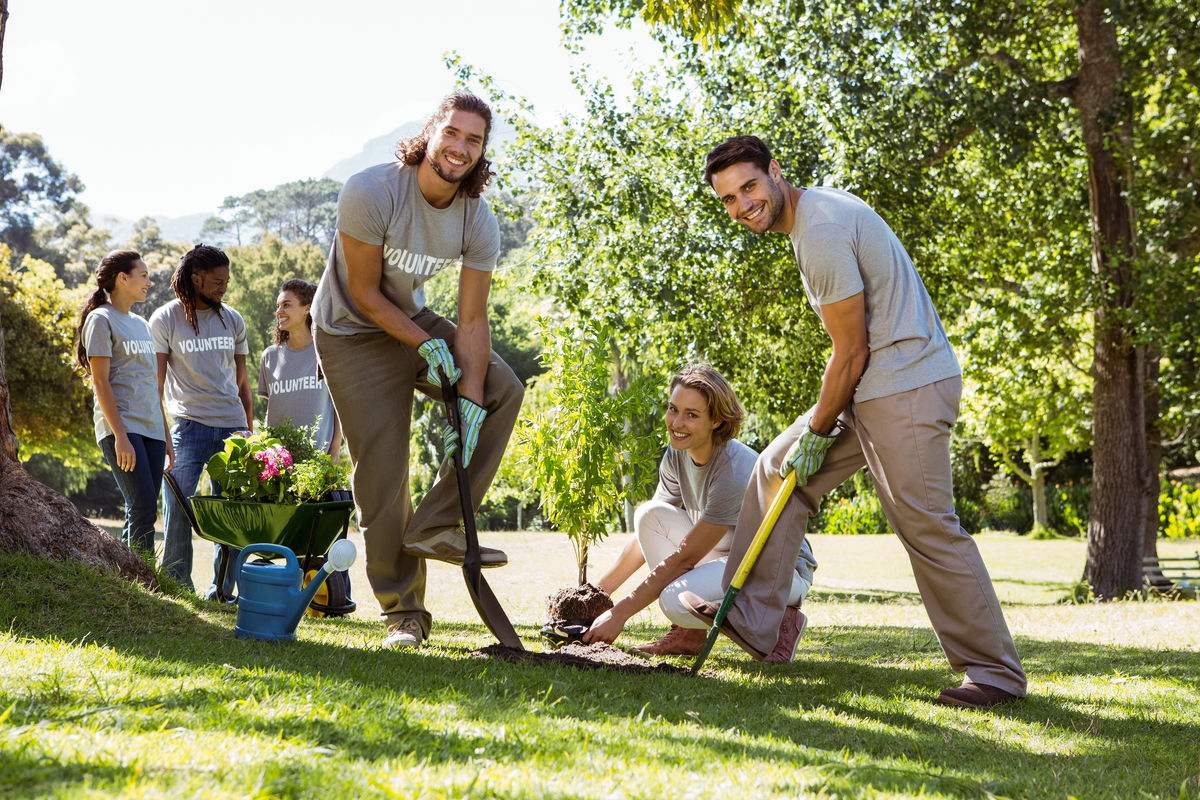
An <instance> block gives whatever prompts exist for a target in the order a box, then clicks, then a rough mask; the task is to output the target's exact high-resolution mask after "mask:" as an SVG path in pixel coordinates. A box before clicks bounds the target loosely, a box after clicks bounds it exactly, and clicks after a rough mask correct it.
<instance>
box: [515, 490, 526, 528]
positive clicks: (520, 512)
mask: <svg viewBox="0 0 1200 800" xmlns="http://www.w3.org/2000/svg"><path fill="white" fill-rule="evenodd" d="M517 530H519V531H523V530H525V504H524V503H522V502H521V499H520V498H517Z"/></svg>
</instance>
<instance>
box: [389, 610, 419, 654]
mask: <svg viewBox="0 0 1200 800" xmlns="http://www.w3.org/2000/svg"><path fill="white" fill-rule="evenodd" d="M423 641H425V634H424V633H423V632H422V631H421V623H419V622H417V621H416V620H415V619H413V618H412V617H409V618H408V619H402V620H400V621H399V622H393V623H392V624H391V625H388V632H387V636H385V637H383V645H382V646H383V649H384V650H399V649H401V648H405V647H420V646H421V642H423Z"/></svg>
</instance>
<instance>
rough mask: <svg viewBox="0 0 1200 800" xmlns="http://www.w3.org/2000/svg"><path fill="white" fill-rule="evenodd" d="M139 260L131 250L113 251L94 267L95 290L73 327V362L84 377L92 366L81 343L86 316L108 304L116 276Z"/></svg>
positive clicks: (137, 255)
mask: <svg viewBox="0 0 1200 800" xmlns="http://www.w3.org/2000/svg"><path fill="white" fill-rule="evenodd" d="M141 260H142V257H141V255H139V254H138V253H135V252H134V251H133V250H113V251H112V252H111V253H109V254H108V255H106V256H105V257H104V258H103V259H101V261H100V264H99V266H97V267H96V272H95V274H94V276H93V277H94V278H95V280H96V288H95V289H93V290H92V293H91V294H90V295H88V299H87V302H85V303H84V304H83V308H81V309H80V310H79V324H78V325H76V326H75V360H76V361H78V362H79V366H81V367H83V373H84V374H85V375H91V374H92V364H91V362H89V361H88V355H87V345H86V344H84V342H83V326H84V323H86V322H87V318H88V314H91V313H92V312H93V311H95V310H96V309H97V308H99V307H100V306H103V305H107V304H108V295H109V293H110V292H112V290H113V289H114V288H116V285H117V276H118V275H121V274H128V273H129V271H130V270H132V269H133V266H134V264H136V263H137V262H139V261H141Z"/></svg>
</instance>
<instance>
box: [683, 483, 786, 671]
mask: <svg viewBox="0 0 1200 800" xmlns="http://www.w3.org/2000/svg"><path fill="white" fill-rule="evenodd" d="M795 490H796V471H795V470H792V471H791V472H789V473H788V476H787V477H786V478H784V479H783V484H782V485H780V487H779V491H777V492H776V493H775V498H774V499H773V500H772V501H771V505H770V507H769V508H767V515H766V516H765V517H763V520H762V522H761V523H759V525H758V531H757V532H756V533H755V534H754V538H753V539H752V540H750V548H749V549H748V550H746V554H745V555H744V556H742V563H741V564H739V565H738V570H737V572H735V573H734V574H733V580H731V581H730V582H729V589H728V590H726V592H725V599H724V600H722V601H721V607H720V608H718V609H717V616H715V617H714V618H713V623H712V627H711V628H709V631H708V638H707V639H706V640H705V642H704V647H702V648H701V649H700V653H699V655H697V656H696V662H695V663H694V664H692V674H693V675H696V674H699V672H700V667H702V666H704V659H706V658H708V653H709V651H710V650H712V648H713V645H714V644H716V642H717V637H718V636H720V635H721V625H723V624H724V623H725V617H726V616H727V615H728V614H729V609H731V608H733V599H734V598H735V597H737V596H738V592H740V591H741V590H742V586H744V585H745V583H746V578H748V577H750V571H751V570H752V569H754V563H755V562H756V561H758V555H759V553H761V552H762V549H763V547H764V546H765V545H766V544H767V539H768V538H769V537H770V535H771V531H772V530H774V529H775V522H776V521H777V520H778V519H779V515H780V513H782V512H783V507H784V506H785V505H787V501H788V498H789V497H791V496H792V492H794V491H795Z"/></svg>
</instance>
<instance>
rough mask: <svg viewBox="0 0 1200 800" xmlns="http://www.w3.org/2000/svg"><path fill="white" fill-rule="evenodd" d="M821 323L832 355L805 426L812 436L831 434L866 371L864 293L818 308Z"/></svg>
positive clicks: (866, 350)
mask: <svg viewBox="0 0 1200 800" xmlns="http://www.w3.org/2000/svg"><path fill="white" fill-rule="evenodd" d="M821 322H823V323H824V325H825V330H826V331H827V332H828V333H829V338H830V339H832V340H833V353H832V354H831V355H830V356H829V362H828V363H827V364H826V365H825V377H824V379H823V380H822V381H821V396H820V398H819V399H818V400H817V405H816V408H814V409H813V413H812V417H811V418H810V419H809V422H808V425H809V427H810V428H812V429H813V432H814V433H819V434H822V435H824V434H827V433H829V432H830V431H831V430H833V423H834V422H836V421H837V418H838V415H839V414H841V413H842V412H843V411H845V410H846V406H848V405H849V404H850V400H851V398H853V397H854V390H855V388H856V387H857V386H858V381H859V380H860V379H861V378H862V375H863V371H864V370H866V368H867V358H868V357H869V356H870V353H871V351H870V348H869V347H868V344H867V312H866V303H865V302H864V300H863V293H862V292H859V293H858V294H856V295H854V296H853V297H847V298H846V299H845V300H839V301H838V302H836V303H830V304H828V305H824V306H821Z"/></svg>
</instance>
